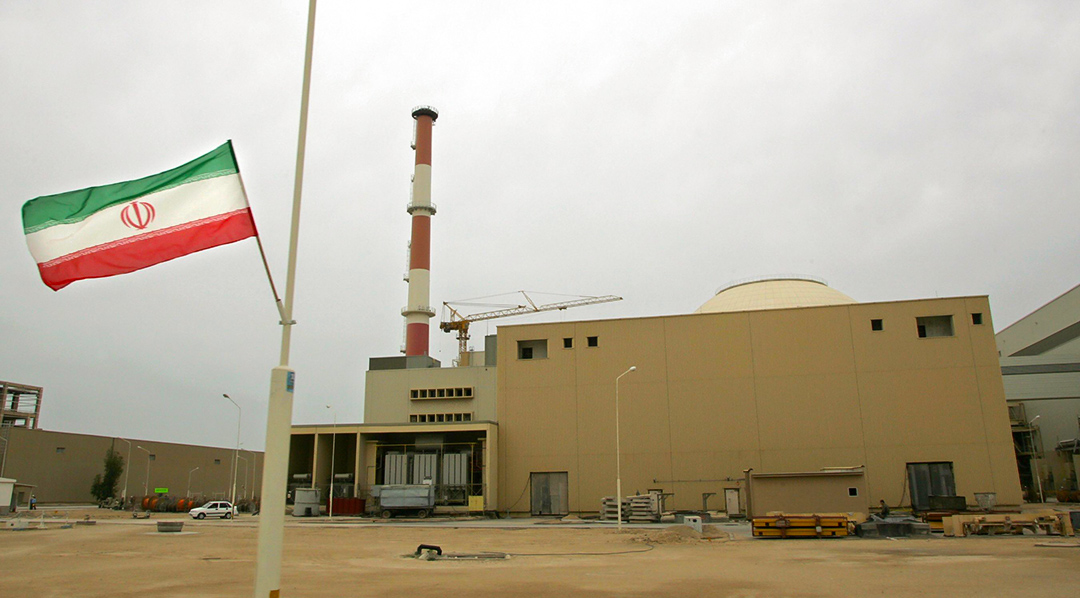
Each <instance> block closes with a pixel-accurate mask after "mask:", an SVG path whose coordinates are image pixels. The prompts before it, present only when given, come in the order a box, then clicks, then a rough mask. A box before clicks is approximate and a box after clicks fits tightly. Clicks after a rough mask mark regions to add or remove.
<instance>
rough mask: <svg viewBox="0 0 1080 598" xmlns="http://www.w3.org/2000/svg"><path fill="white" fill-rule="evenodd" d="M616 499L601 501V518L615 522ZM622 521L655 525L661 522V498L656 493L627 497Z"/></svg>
mask: <svg viewBox="0 0 1080 598" xmlns="http://www.w3.org/2000/svg"><path fill="white" fill-rule="evenodd" d="M615 509H616V507H615V497H614V496H605V497H604V498H602V499H600V518H601V519H606V520H609V521H615V519H616V516H617V514H618V511H616V510H615ZM622 520H623V521H634V522H637V523H655V522H657V521H660V498H659V495H657V494H656V493H649V494H637V495H634V496H625V497H623V499H622Z"/></svg>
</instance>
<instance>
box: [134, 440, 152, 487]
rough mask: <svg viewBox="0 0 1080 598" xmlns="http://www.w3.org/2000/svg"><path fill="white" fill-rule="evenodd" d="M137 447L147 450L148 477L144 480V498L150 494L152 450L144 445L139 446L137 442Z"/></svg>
mask: <svg viewBox="0 0 1080 598" xmlns="http://www.w3.org/2000/svg"><path fill="white" fill-rule="evenodd" d="M135 448H137V449H139V450H140V451H145V452H146V479H145V480H143V488H142V493H143V498H146V497H147V496H149V495H150V455H151V453H150V451H148V450H146V449H144V448H143V447H141V446H139V445H137V444H136V445H135Z"/></svg>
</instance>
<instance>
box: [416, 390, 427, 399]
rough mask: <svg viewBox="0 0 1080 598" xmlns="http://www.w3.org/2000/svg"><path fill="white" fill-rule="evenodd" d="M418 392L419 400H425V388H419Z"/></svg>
mask: <svg viewBox="0 0 1080 598" xmlns="http://www.w3.org/2000/svg"><path fill="white" fill-rule="evenodd" d="M418 392H419V393H420V398H421V399H426V398H427V389H426V388H421V389H420V390H419V391H418Z"/></svg>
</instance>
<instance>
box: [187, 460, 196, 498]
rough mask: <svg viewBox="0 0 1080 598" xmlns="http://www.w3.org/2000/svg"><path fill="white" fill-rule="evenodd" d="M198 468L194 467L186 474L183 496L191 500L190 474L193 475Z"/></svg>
mask: <svg viewBox="0 0 1080 598" xmlns="http://www.w3.org/2000/svg"><path fill="white" fill-rule="evenodd" d="M198 469H199V468H198V467H196V468H195V469H192V470H191V471H189V472H187V493H186V494H185V495H184V496H185V497H186V498H191V474H193V473H195V472H196V471H197V470H198Z"/></svg>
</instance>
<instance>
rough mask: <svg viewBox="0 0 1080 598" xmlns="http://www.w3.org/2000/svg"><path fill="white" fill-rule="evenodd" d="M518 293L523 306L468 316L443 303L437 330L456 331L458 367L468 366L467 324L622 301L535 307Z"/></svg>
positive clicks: (589, 300)
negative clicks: (523, 300)
mask: <svg viewBox="0 0 1080 598" xmlns="http://www.w3.org/2000/svg"><path fill="white" fill-rule="evenodd" d="M518 293H521V296H522V297H524V298H525V302H526V303H525V304H522V305H515V306H511V307H505V308H503V309H496V310H492V311H484V312H480V313H475V314H469V315H465V314H462V313H461V312H460V311H458V310H457V309H455V308H454V307H453V306H452V305H451V304H450V302H445V301H444V302H443V307H444V308H446V314H448V316H449V317H447V318H445V319H444V321H443V322H441V323H440V324H439V328H441V329H442V331H443V332H451V331H457V338H458V356H459V365H469V364H468V359H469V358H468V354H469V324H471V323H473V322H481V321H484V320H494V319H495V318H508V317H510V316H520V315H524V314H531V313H536V312H541V311H554V310H560V311H562V310H565V309H570V308H571V307H580V306H582V305H596V304H597V303H610V302H612V301H622V297H617V296H615V295H604V296H602V297H589V296H579V297H577V298H576V299H571V300H568V301H559V302H557V303H547V304H543V305H537V304H536V302H535V301H533V300H532V297H529V294H528V293H526V292H525V291H518ZM454 303H455V304H457V305H459V306H462V305H468V304H466V303H465V302H462V301H455V302H454Z"/></svg>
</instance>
